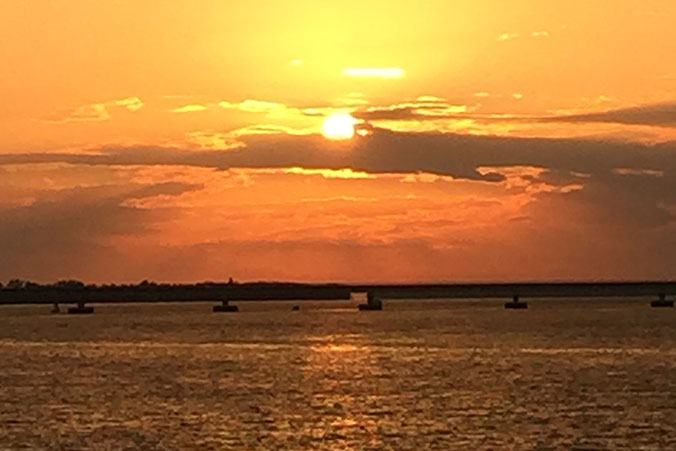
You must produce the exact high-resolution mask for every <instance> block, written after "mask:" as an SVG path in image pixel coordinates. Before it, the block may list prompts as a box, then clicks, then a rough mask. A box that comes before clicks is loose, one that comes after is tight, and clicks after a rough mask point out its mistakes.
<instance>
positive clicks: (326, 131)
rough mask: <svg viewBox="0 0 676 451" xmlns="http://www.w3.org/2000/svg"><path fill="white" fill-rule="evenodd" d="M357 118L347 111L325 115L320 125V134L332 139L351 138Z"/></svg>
mask: <svg viewBox="0 0 676 451" xmlns="http://www.w3.org/2000/svg"><path fill="white" fill-rule="evenodd" d="M357 122H358V121H357V119H355V118H354V117H352V116H351V115H349V114H348V113H336V114H332V115H331V116H329V117H327V118H326V120H325V121H324V125H323V126H322V134H323V135H324V136H325V137H327V138H329V139H334V140H344V139H351V138H352V137H353V136H354V126H355V124H356V123H357Z"/></svg>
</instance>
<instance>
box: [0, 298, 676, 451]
mask: <svg viewBox="0 0 676 451" xmlns="http://www.w3.org/2000/svg"><path fill="white" fill-rule="evenodd" d="M648 302H649V300H639V301H631V302H630V301H619V300H618V301H601V302H599V301H580V300H575V301H534V302H530V308H529V309H528V310H527V311H507V310H505V309H503V308H502V302H501V301H490V300H489V301H390V302H386V304H385V310H384V311H382V312H358V311H356V306H355V304H353V303H349V302H345V303H341V302H328V303H327V302H314V303H313V302H309V303H308V302H302V303H298V304H299V305H301V311H300V312H291V305H292V304H291V303H248V304H240V308H241V310H242V311H241V312H240V313H237V314H213V313H211V311H210V309H211V304H208V303H205V304H201V303H199V304H189V305H178V304H158V305H101V306H96V313H95V314H94V315H91V316H70V315H50V314H49V309H50V308H51V307H50V306H30V307H2V308H0V449H111V450H112V449H115V450H117V449H148V450H151V449H152V450H154V449H293V450H297V449H416V448H417V449H676V381H675V380H674V376H675V375H676V371H675V366H676V311H674V310H673V309H651V308H650V307H649V306H648V305H647V304H648Z"/></svg>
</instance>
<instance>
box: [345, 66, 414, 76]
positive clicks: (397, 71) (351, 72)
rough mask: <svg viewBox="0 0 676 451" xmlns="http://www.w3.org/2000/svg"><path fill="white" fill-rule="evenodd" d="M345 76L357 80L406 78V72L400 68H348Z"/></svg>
mask: <svg viewBox="0 0 676 451" xmlns="http://www.w3.org/2000/svg"><path fill="white" fill-rule="evenodd" d="M343 75H345V76H346V77H355V78H393V79H397V78H404V77H405V76H406V71H405V70H404V69H402V68H400V67H347V68H345V69H343Z"/></svg>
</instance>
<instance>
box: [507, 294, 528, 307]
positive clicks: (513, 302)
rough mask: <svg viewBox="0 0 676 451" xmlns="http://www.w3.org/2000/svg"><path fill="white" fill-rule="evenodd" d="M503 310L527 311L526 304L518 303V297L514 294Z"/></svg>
mask: <svg viewBox="0 0 676 451" xmlns="http://www.w3.org/2000/svg"><path fill="white" fill-rule="evenodd" d="M505 308H506V309H511V310H522V309H527V308H528V303H527V302H522V301H520V300H519V295H518V294H515V295H514V297H513V298H512V300H511V301H508V302H505Z"/></svg>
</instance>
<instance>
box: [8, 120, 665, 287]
mask: <svg viewBox="0 0 676 451" xmlns="http://www.w3.org/2000/svg"><path fill="white" fill-rule="evenodd" d="M369 133H370V134H368V135H367V136H363V137H359V138H358V139H355V140H352V141H348V142H327V141H326V140H325V139H323V138H321V137H320V136H317V135H287V134H283V133H277V134H265V135H243V136H240V137H239V138H238V139H239V140H240V143H241V147H237V148H228V149H226V150H203V151H194V150H188V149H180V148H156V147H131V148H113V147H108V148H101V149H97V150H96V151H90V152H87V153H61V154H51V153H32V154H13V155H0V174H1V176H2V179H0V193H2V194H3V196H4V198H6V199H7V198H11V199H12V201H11V202H6V203H4V204H3V203H0V232H1V233H0V236H2V239H1V240H0V252H2V254H3V256H5V258H3V260H2V264H0V279H6V278H9V277H15V276H19V277H34V278H39V279H43V280H48V279H54V278H63V277H79V278H85V279H87V280H107V279H111V280H140V279H142V278H146V277H151V278H156V279H160V280H193V279H203V278H213V279H224V278H227V277H229V276H231V275H232V276H235V277H237V278H240V279H270V278H288V279H296V280H337V279H340V280H389V281H394V280H495V279H553V278H556V279H566V278H585V279H593V278H606V279H608V278H610V279H612V278H669V277H670V276H671V275H673V268H674V265H676V239H675V238H674V237H675V236H676V234H675V233H674V232H676V190H674V186H676V145H674V144H671V143H665V144H656V145H646V144H638V143H623V142H616V141H599V140H577V139H542V138H537V139H535V138H505V137H482V136H466V135H457V134H444V133H411V132H409V133H404V132H394V131H390V130H385V129H379V128H371V129H370V130H369ZM45 180H49V181H50V183H49V184H45ZM102 180H108V182H107V183H106V182H102Z"/></svg>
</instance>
